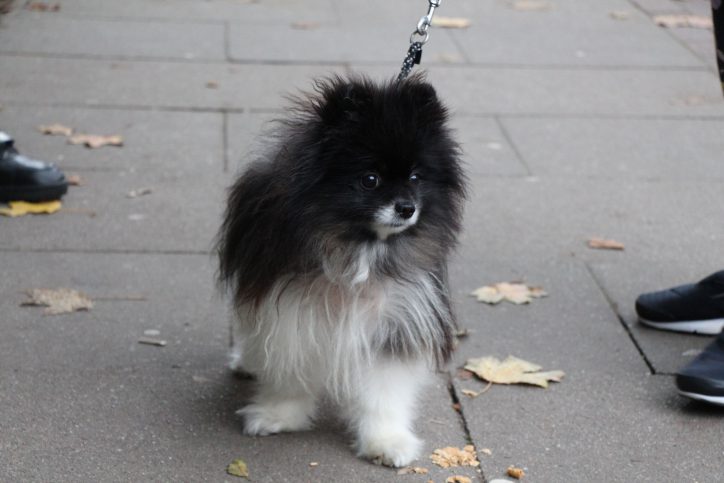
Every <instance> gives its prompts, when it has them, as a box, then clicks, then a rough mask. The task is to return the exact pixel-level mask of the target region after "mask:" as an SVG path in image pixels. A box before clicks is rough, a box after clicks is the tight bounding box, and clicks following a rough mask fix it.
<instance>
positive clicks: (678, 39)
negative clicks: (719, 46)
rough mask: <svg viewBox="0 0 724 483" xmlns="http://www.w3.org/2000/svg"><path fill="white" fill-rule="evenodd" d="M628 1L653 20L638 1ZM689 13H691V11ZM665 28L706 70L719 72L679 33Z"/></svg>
mask: <svg viewBox="0 0 724 483" xmlns="http://www.w3.org/2000/svg"><path fill="white" fill-rule="evenodd" d="M627 1H628V3H629V5H631V6H632V7H633V8H634V9H635V10H638V11H639V12H641V13H642V14H644V15H645V16H646V17H648V18H650V19H651V20H652V21H653V18H652V17H651V15H649V13H648V12H647V11H646V10H644V8H643V7H642V6H641V5H639V3H638V2H636V1H633V0H627ZM686 11H688V9H686ZM677 13H680V12H677ZM689 13H691V12H689ZM659 28H663V27H659ZM664 30H666V34H667V35H668V36H669V38H671V39H673V40H674V42H676V43H677V44H679V45H680V46H682V47H683V48H684V49H686V50H687V51H688V52H689V53H691V54H692V55H693V56H694V57H696V58H697V59H699V60H700V61H701V62H702V63H703V65H704V67H706V70H709V71H711V72H713V73H715V74H718V72H717V70H716V69H715V68H714V66H712V65H710V64H709V58H705V57H703V56H702V55H701V54H700V53H699V52H697V51H696V50H695V49H693V48H691V47H690V46H689V44H688V43H687V42H685V41H684V40H682V39H681V38H679V37H678V36H677V35H675V34H674V31H673V30H672V29H668V28H664ZM713 46H714V34H713V33H712V47H713ZM712 55H716V52H715V51H714V50H713V49H712Z"/></svg>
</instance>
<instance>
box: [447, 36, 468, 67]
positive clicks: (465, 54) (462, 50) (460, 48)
mask: <svg viewBox="0 0 724 483" xmlns="http://www.w3.org/2000/svg"><path fill="white" fill-rule="evenodd" d="M447 34H448V36H449V38H450V39H451V40H452V43H453V45H454V46H455V48H456V49H458V52H460V55H461V56H462V58H463V61H464V63H465V64H474V62H473V61H472V60H470V56H469V55H468V52H467V50H465V46H464V45H463V44H462V43H461V42H460V39H459V38H458V36H457V33H456V32H452V31H449V32H447Z"/></svg>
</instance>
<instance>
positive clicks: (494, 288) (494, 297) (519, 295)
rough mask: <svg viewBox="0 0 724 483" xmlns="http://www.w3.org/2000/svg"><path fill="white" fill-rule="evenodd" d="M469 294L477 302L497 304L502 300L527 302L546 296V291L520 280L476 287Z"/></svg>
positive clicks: (519, 302)
mask: <svg viewBox="0 0 724 483" xmlns="http://www.w3.org/2000/svg"><path fill="white" fill-rule="evenodd" d="M470 295H472V296H474V297H475V298H477V300H478V302H484V303H486V304H490V305H495V304H498V303H500V302H502V301H503V300H507V301H508V302H511V303H513V304H516V305H520V304H528V303H530V302H531V301H532V300H533V299H534V298H535V299H537V298H541V297H547V296H548V293H546V291H545V290H543V289H542V288H541V287H530V286H528V285H526V284H524V283H520V282H501V283H496V284H493V285H485V286H484V287H480V288H477V289H475V290H474V291H473V292H472V293H471V294H470Z"/></svg>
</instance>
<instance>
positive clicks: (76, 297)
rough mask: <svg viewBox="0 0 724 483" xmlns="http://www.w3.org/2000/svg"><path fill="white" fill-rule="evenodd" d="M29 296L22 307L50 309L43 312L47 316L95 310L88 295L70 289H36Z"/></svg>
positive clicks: (29, 292)
mask: <svg viewBox="0 0 724 483" xmlns="http://www.w3.org/2000/svg"><path fill="white" fill-rule="evenodd" d="M27 296H28V300H26V301H25V302H23V303H22V304H20V305H32V306H41V307H48V308H47V309H45V310H44V311H43V313H44V314H45V315H58V314H68V313H71V312H76V311H78V310H90V309H92V308H93V302H92V301H91V299H90V298H89V297H88V296H87V295H85V294H83V293H81V292H79V291H77V290H73V289H70V288H58V289H43V288H35V289H32V290H29V291H28V292H27Z"/></svg>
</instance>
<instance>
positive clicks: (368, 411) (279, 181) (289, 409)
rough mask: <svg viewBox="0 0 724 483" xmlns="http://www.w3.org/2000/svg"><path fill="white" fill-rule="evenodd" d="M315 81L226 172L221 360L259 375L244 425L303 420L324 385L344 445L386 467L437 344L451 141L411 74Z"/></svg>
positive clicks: (405, 430) (453, 233)
mask: <svg viewBox="0 0 724 483" xmlns="http://www.w3.org/2000/svg"><path fill="white" fill-rule="evenodd" d="M315 91H316V92H315V94H313V95H310V96H308V97H305V98H304V99H301V100H299V99H298V100H296V101H295V104H294V107H293V108H292V109H291V110H290V115H289V116H288V117H287V118H285V119H282V120H281V121H280V129H279V131H278V133H277V137H276V138H275V143H274V145H273V147H272V148H271V149H270V150H269V151H268V152H267V154H266V155H265V156H264V157H263V159H259V160H257V161H256V162H254V163H252V164H251V166H250V167H249V168H248V169H247V170H246V171H245V172H244V173H243V174H242V175H241V177H240V178H239V179H238V181H237V182H236V183H235V184H234V185H233V187H232V188H231V190H230V196H229V201H228V208H227V210H226V215H225V220H224V223H223V226H222V228H221V232H220V234H219V239H218V249H219V255H220V280H221V282H222V283H224V284H225V285H226V286H227V287H228V288H229V289H230V290H231V291H232V292H233V299H234V307H235V313H236V318H235V320H234V321H233V323H232V335H233V343H232V362H231V366H232V368H233V369H236V370H240V371H245V372H249V373H251V374H253V375H255V376H256V378H257V380H258V383H259V388H258V391H257V393H256V394H255V396H254V398H253V401H252V402H251V404H249V405H248V406H246V407H244V408H243V409H241V410H240V411H239V413H240V414H241V415H243V417H244V420H245V431H246V433H248V434H253V435H266V434H271V433H276V432H280V431H298V430H304V429H308V428H310V427H311V425H312V421H313V418H314V415H315V409H316V406H317V402H318V399H319V398H320V396H321V395H322V394H325V393H326V394H328V395H331V397H332V398H333V399H334V400H335V401H336V402H337V403H338V404H339V407H340V408H341V410H342V414H343V415H344V417H345V418H346V419H347V420H348V421H349V422H350V424H351V428H352V430H353V431H354V432H355V436H356V443H355V448H356V450H357V452H358V454H359V455H360V456H363V457H366V458H370V459H373V460H376V461H378V462H381V463H384V464H387V465H392V466H402V465H406V464H408V463H409V462H410V461H412V460H413V459H414V458H415V457H416V456H417V454H418V452H419V449H420V445H421V441H420V440H419V439H418V438H417V437H416V436H415V435H414V434H413V431H412V424H413V420H414V416H415V410H414V408H415V403H416V398H417V396H418V393H419V390H420V388H421V387H422V386H423V385H424V384H425V381H426V380H429V374H430V373H431V369H434V368H435V367H436V366H438V365H440V364H441V363H443V362H445V361H446V360H447V359H448V357H449V355H450V352H451V351H452V348H453V338H454V320H453V316H452V313H451V309H450V301H449V295H448V288H447V281H446V263H447V256H448V254H449V252H450V251H451V249H452V248H453V247H454V245H455V243H456V237H457V233H458V231H459V229H460V223H461V214H462V205H463V201H464V195H465V178H464V175H463V173H462V170H461V166H460V161H459V149H458V146H457V144H456V143H455V141H454V140H453V138H452V136H451V132H450V130H449V128H448V126H447V124H446V123H447V112H446V109H445V107H444V106H443V105H442V104H441V103H440V101H439V100H438V98H437V96H436V93H435V90H434V89H433V87H432V86H431V85H430V84H428V83H427V82H426V81H425V80H424V78H423V77H422V76H419V75H415V76H411V77H410V78H408V79H406V80H404V81H402V82H388V83H384V84H376V83H373V82H372V81H370V80H368V79H366V78H352V79H342V78H333V79H328V80H324V81H319V82H317V83H316V89H315Z"/></svg>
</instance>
